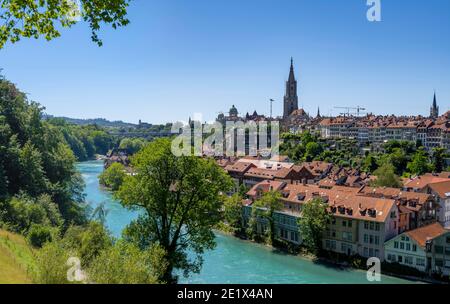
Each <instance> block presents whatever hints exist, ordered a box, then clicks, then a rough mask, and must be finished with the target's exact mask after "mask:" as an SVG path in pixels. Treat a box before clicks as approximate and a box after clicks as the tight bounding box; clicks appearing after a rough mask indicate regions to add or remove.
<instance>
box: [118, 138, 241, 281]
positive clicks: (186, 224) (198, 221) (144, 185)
mask: <svg viewBox="0 0 450 304" xmlns="http://www.w3.org/2000/svg"><path fill="white" fill-rule="evenodd" d="M132 166H133V169H134V170H136V174H135V175H133V176H127V177H126V178H125V181H124V183H123V184H122V186H121V187H120V189H119V191H118V192H117V193H116V196H117V197H118V198H119V199H120V200H121V202H122V204H123V205H124V206H125V207H127V208H132V209H136V208H138V209H140V210H142V215H141V216H140V217H139V218H138V219H137V220H135V221H133V222H132V223H131V224H130V225H129V226H128V227H127V229H126V231H125V232H124V236H125V238H126V239H128V240H130V241H133V242H135V244H137V245H138V246H139V247H140V248H141V249H145V248H148V247H149V246H150V245H152V244H155V243H156V244H159V245H160V246H161V247H162V248H163V249H164V250H165V251H166V252H167V261H168V263H169V264H168V267H167V269H166V271H165V272H164V274H163V275H162V276H161V277H160V278H158V280H159V281H164V282H168V283H171V282H173V281H174V280H176V277H174V275H173V273H172V272H173V270H174V269H180V270H182V271H183V273H184V275H185V276H187V275H188V274H189V273H190V272H199V271H200V267H201V265H202V254H203V252H204V251H205V250H208V249H212V248H214V246H215V241H214V234H213V232H212V227H214V226H215V225H216V224H217V223H218V222H219V221H220V219H221V208H222V202H223V196H224V193H226V191H228V190H230V189H231V187H232V181H231V179H230V177H229V176H228V175H227V174H226V173H225V172H224V171H223V170H222V169H221V168H220V167H219V166H217V164H216V163H215V162H214V160H212V159H203V158H198V157H194V156H182V157H176V156H175V155H174V154H173V153H172V151H171V141H170V140H169V139H157V140H155V141H153V142H151V143H150V144H148V145H147V146H145V147H144V148H143V149H142V150H141V151H140V152H138V153H137V154H136V155H135V156H134V157H133V159H132ZM188 250H189V255H188Z"/></svg>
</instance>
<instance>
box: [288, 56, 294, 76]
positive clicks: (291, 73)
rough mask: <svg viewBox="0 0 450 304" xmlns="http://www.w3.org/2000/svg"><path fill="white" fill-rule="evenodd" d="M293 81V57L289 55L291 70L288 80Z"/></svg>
mask: <svg viewBox="0 0 450 304" xmlns="http://www.w3.org/2000/svg"><path fill="white" fill-rule="evenodd" d="M294 81H295V74H294V58H292V57H291V70H290V72H289V82H294Z"/></svg>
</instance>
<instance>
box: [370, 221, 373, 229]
mask: <svg viewBox="0 0 450 304" xmlns="http://www.w3.org/2000/svg"><path fill="white" fill-rule="evenodd" d="M373 229H374V224H373V222H370V230H373Z"/></svg>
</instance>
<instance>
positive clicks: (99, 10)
mask: <svg viewBox="0 0 450 304" xmlns="http://www.w3.org/2000/svg"><path fill="white" fill-rule="evenodd" d="M129 2H130V0H53V1H35V0H2V1H1V6H0V21H1V22H2V24H1V26H0V49H2V48H3V47H4V46H5V44H6V43H7V42H8V41H9V42H12V43H15V42H18V41H19V40H20V39H21V38H36V39H38V38H40V37H44V38H45V39H46V40H52V39H54V38H57V37H59V36H60V35H61V32H60V31H61V28H70V27H72V26H73V25H74V24H75V23H76V22H78V20H83V21H84V22H86V23H88V25H89V27H90V29H91V38H92V40H93V41H94V42H95V43H97V44H98V45H99V46H101V45H102V40H101V39H100V38H99V36H98V31H99V30H100V28H101V26H102V25H104V24H108V25H110V26H111V27H112V28H114V29H116V28H118V27H121V26H126V25H127V24H128V23H129V20H128V19H127V18H126V16H127V7H128V5H129Z"/></svg>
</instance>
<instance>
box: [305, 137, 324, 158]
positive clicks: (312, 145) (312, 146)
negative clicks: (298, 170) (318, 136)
mask: <svg viewBox="0 0 450 304" xmlns="http://www.w3.org/2000/svg"><path fill="white" fill-rule="evenodd" d="M322 152H323V147H322V146H321V145H320V144H318V143H317V142H309V143H308V144H307V145H306V153H305V161H307V162H310V161H312V160H314V159H315V158H316V157H317V156H318V155H319V154H320V153H322Z"/></svg>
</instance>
